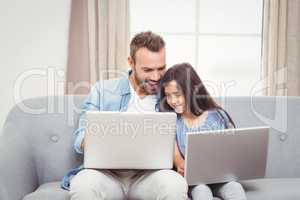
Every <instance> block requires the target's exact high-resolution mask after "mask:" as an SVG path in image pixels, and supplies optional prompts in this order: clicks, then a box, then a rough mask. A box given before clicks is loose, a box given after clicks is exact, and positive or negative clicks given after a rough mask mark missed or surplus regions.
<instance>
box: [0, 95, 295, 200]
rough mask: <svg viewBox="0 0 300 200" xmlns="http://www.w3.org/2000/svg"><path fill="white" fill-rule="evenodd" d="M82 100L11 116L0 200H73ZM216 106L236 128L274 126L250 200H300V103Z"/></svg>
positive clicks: (225, 101) (1, 157) (52, 101)
mask: <svg viewBox="0 0 300 200" xmlns="http://www.w3.org/2000/svg"><path fill="white" fill-rule="evenodd" d="M83 98H84V97H83V96H61V97H45V98H35V99H29V100H25V101H23V102H22V103H20V104H18V105H16V106H15V107H14V108H13V109H12V110H11V112H10V113H9V114H8V117H7V119H6V122H5V125H4V127H3V130H2V134H1V136H0V200H21V199H25V200H67V199H69V197H68V193H67V191H64V190H62V189H60V186H59V181H60V180H61V178H62V177H63V175H64V174H65V173H66V172H67V171H68V170H69V169H70V168H73V167H75V166H78V165H79V163H80V162H81V161H82V158H81V157H78V156H77V155H76V154H75V152H74V151H73V148H72V144H73V139H74V138H73V135H72V132H73V130H74V129H75V128H76V127H77V122H78V116H79V110H80V104H81V102H82V100H83ZM217 100H218V102H219V103H221V104H222V105H223V106H224V107H225V109H227V111H228V112H229V113H230V114H231V115H232V117H233V119H234V120H235V122H236V124H237V126H238V127H249V126H258V125H269V126H271V132H270V141H269V152H268V161H267V170H266V178H265V179H259V180H247V181H242V184H243V186H244V188H245V190H246V192H247V197H248V199H249V200H297V199H300V131H299V130H300V98H299V97H289V98H286V97H254V98H250V97H227V98H218V99H217ZM253 167H255V163H253Z"/></svg>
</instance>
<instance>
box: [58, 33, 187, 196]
mask: <svg viewBox="0 0 300 200" xmlns="http://www.w3.org/2000/svg"><path fill="white" fill-rule="evenodd" d="M165 54H166V53H165V42H164V40H163V39H162V38H161V37H160V36H158V35H156V34H154V33H152V32H150V31H149V32H142V33H139V34H137V35H136V36H135V37H134V38H133V39H132V41H131V43H130V56H129V58H128V63H129V65H130V66H131V71H130V72H129V73H128V74H127V75H126V77H123V78H120V79H114V80H107V81H101V82H98V83H97V84H96V85H95V86H94V87H93V88H92V90H91V93H90V94H89V96H88V98H87V99H86V100H85V102H84V103H83V111H82V113H81V117H80V121H79V128H78V129H77V130H76V131H75V135H76V139H75V143H74V148H75V150H76V152H77V153H79V154H82V153H83V149H84V145H83V144H84V143H83V141H84V134H85V132H84V129H85V124H84V114H85V112H86V111H88V110H99V111H127V112H131V111H138V112H140V111H156V110H157V109H156V107H157V103H158V100H157V97H156V93H157V89H158V84H159V81H160V79H161V77H162V76H163V75H164V73H165V71H166V55H165ZM112 151H113V148H112ZM71 177H73V178H72V179H71ZM62 187H63V188H65V189H70V193H69V194H70V197H71V200H87V199H88V200H100V199H101V200H102V199H118V200H119V199H127V198H128V199H146V200H148V199H149V200H150V199H164V200H168V199H170V200H171V199H172V200H174V199H178V200H179V199H180V200H181V199H187V188H188V186H187V183H186V181H185V179H184V178H183V177H182V176H181V175H179V174H178V173H176V172H175V171H173V170H139V171H137V170H92V169H83V168H82V167H80V168H78V169H74V170H71V171H70V172H69V173H68V174H67V175H66V176H65V178H64V180H63V183H62Z"/></svg>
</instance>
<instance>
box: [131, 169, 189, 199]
mask: <svg viewBox="0 0 300 200" xmlns="http://www.w3.org/2000/svg"><path fill="white" fill-rule="evenodd" d="M187 191H188V186H187V183H186V181H185V179H184V178H183V177H182V176H181V175H180V174H178V173H177V172H175V171H173V170H157V171H147V172H145V174H144V175H142V176H141V177H140V178H139V179H137V180H136V181H135V182H134V183H133V184H132V185H131V187H130V190H129V194H128V196H129V199H133V200H142V199H147V200H148V199H149V200H151V199H153V200H183V199H184V200H185V199H187Z"/></svg>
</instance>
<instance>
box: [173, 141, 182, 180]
mask: <svg viewBox="0 0 300 200" xmlns="http://www.w3.org/2000/svg"><path fill="white" fill-rule="evenodd" d="M174 166H175V168H176V170H177V172H178V173H179V174H181V175H182V176H184V158H183V157H182V156H181V154H180V152H179V149H178V145H177V141H175V147H174Z"/></svg>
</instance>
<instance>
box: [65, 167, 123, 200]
mask: <svg viewBox="0 0 300 200" xmlns="http://www.w3.org/2000/svg"><path fill="white" fill-rule="evenodd" d="M69 194H70V197H71V200H81V199H91V200H100V199H101V200H102V199H122V198H123V191H122V189H121V186H120V185H119V184H118V183H117V182H114V181H113V179H112V178H110V177H108V176H107V175H106V174H104V173H101V172H99V171H97V170H90V169H84V170H82V171H80V172H79V173H78V174H77V175H76V176H75V177H73V179H72V180H71V184H70V192H69Z"/></svg>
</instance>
